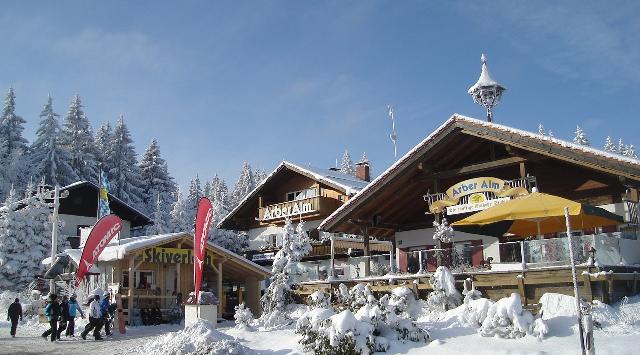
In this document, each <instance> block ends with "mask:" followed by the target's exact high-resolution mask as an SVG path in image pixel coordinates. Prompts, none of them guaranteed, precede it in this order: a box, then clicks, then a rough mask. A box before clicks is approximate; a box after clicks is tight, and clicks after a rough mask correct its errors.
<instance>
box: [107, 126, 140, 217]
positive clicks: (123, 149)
mask: <svg viewBox="0 0 640 355" xmlns="http://www.w3.org/2000/svg"><path fill="white" fill-rule="evenodd" d="M110 153H111V155H110V156H109V157H108V161H109V163H110V164H111V166H112V167H111V169H110V170H109V174H108V175H109V178H110V180H109V181H110V183H111V190H110V192H111V193H113V194H114V195H116V196H117V197H118V198H120V199H121V200H122V201H124V202H125V203H127V204H129V205H132V206H140V205H141V203H142V194H143V189H142V187H140V180H141V174H140V170H139V168H138V162H137V160H136V152H135V148H134V146H133V140H132V139H131V135H130V133H129V129H128V128H127V126H126V125H125V123H124V118H123V117H122V116H120V118H119V119H118V122H117V123H116V127H115V129H114V130H113V149H111V150H110Z"/></svg>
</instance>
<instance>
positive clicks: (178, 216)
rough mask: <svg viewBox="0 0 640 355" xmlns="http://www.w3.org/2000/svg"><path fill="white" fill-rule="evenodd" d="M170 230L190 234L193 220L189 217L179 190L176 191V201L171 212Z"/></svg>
mask: <svg viewBox="0 0 640 355" xmlns="http://www.w3.org/2000/svg"><path fill="white" fill-rule="evenodd" d="M170 216H171V229H172V231H173V232H191V231H193V228H194V220H193V218H190V217H189V213H188V208H187V203H186V201H185V200H184V198H183V197H182V193H181V192H180V189H178V190H177V191H176V201H175V203H174V204H173V209H172V210H171V214H170Z"/></svg>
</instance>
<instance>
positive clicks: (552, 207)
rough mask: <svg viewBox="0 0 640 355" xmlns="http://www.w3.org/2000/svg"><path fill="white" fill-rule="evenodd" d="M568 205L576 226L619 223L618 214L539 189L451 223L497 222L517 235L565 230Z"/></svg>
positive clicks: (480, 224) (455, 224)
mask: <svg viewBox="0 0 640 355" xmlns="http://www.w3.org/2000/svg"><path fill="white" fill-rule="evenodd" d="M565 207H568V208H569V218H570V222H571V225H572V228H573V229H575V230H583V229H591V228H595V227H603V226H613V225H618V224H622V223H623V222H624V221H623V219H622V217H621V216H619V215H617V214H615V213H611V212H609V211H607V210H605V209H602V208H599V207H594V206H590V205H586V204H583V203H579V202H575V201H571V200H568V199H566V198H562V197H559V196H554V195H549V194H545V193H541V192H532V193H530V194H528V195H525V196H522V197H519V198H516V199H513V200H509V201H507V202H504V203H501V204H499V205H497V206H494V207H491V208H488V209H486V210H484V211H480V212H478V213H476V214H473V215H471V216H469V217H467V218H465V219H462V220H460V221H457V222H455V223H453V224H452V225H453V226H454V227H456V226H458V227H464V226H469V227H471V226H481V227H485V226H486V227H490V226H491V225H492V224H496V225H497V226H499V227H500V229H501V231H502V230H504V228H506V230H504V231H503V233H512V234H516V235H519V236H531V235H543V234H546V233H555V232H562V231H564V230H566V226H565V216H564V208H565Z"/></svg>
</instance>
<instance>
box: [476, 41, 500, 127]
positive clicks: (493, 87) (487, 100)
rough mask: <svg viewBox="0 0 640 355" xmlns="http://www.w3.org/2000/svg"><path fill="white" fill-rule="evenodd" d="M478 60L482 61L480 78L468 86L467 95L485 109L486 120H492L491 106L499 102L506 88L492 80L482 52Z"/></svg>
mask: <svg viewBox="0 0 640 355" xmlns="http://www.w3.org/2000/svg"><path fill="white" fill-rule="evenodd" d="M480 60H481V61H482V72H481V73H480V78H478V81H477V82H476V83H475V84H473V86H471V87H470V88H469V91H468V92H469V95H471V97H473V102H475V103H477V104H478V105H481V106H483V107H484V108H485V109H486V110H487V121H489V122H493V113H492V110H493V106H495V105H497V104H498V102H500V97H501V96H502V92H504V91H505V90H506V88H505V87H504V86H502V85H500V84H499V83H498V82H497V81H495V80H493V78H492V77H491V74H489V68H488V67H487V57H485V55H484V53H483V54H482V56H481V57H480Z"/></svg>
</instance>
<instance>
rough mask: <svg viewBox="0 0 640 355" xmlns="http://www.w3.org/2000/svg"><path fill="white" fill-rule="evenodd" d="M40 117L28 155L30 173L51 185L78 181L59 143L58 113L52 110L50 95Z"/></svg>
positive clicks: (65, 152) (66, 153) (67, 153)
mask: <svg viewBox="0 0 640 355" xmlns="http://www.w3.org/2000/svg"><path fill="white" fill-rule="evenodd" d="M40 117H41V121H40V126H39V127H38V131H37V132H36V135H37V136H36V140H35V141H34V142H33V145H31V152H30V156H29V161H30V162H31V163H30V166H31V172H30V175H31V176H32V177H36V178H44V181H45V182H46V183H47V184H50V185H52V186H55V185H60V186H65V185H67V184H70V183H72V182H75V181H78V179H79V178H78V175H76V173H75V172H74V171H73V169H72V168H71V165H69V161H71V158H70V155H69V152H68V151H67V150H66V149H65V148H64V147H63V146H62V145H61V144H60V125H59V124H58V117H59V115H58V114H57V113H55V112H54V111H53V102H52V99H51V96H49V98H48V99H47V103H46V104H45V105H44V108H43V109H42V112H41V113H40Z"/></svg>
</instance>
